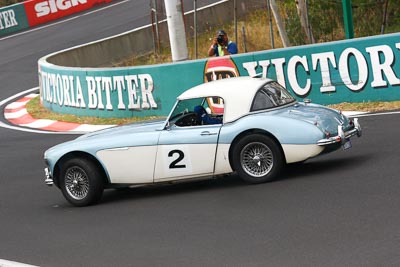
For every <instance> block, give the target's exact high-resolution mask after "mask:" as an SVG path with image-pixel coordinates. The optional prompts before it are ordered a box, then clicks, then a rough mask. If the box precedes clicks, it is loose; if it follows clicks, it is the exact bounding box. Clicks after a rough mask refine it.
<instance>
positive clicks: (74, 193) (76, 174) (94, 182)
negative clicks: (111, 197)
mask: <svg viewBox="0 0 400 267" xmlns="http://www.w3.org/2000/svg"><path fill="white" fill-rule="evenodd" d="M103 176H104V175H103V173H102V172H101V171H100V170H99V168H98V167H97V166H96V165H95V164H94V163H93V162H92V161H90V160H87V159H83V158H74V159H70V160H68V161H67V162H65V164H64V165H63V166H62V170H61V177H60V188H61V191H62V193H63V195H64V197H65V198H66V199H67V200H68V202H70V203H71V204H72V205H74V206H78V207H82V206H88V205H92V204H95V203H97V202H98V201H99V200H100V198H101V196H102V194H103V191H104V177H103Z"/></svg>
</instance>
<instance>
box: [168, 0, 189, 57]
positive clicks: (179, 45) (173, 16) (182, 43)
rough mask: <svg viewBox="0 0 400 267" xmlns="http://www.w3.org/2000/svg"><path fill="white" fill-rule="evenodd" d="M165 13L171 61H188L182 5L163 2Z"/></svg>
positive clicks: (170, 0)
mask: <svg viewBox="0 0 400 267" xmlns="http://www.w3.org/2000/svg"><path fill="white" fill-rule="evenodd" d="M164 4H165V12H166V13H167V23H168V33H169V42H170V44H171V53H172V61H180V60H186V59H188V54H189V53H188V48H187V44H186V34H185V25H184V23H183V14H182V4H181V1H180V0H164Z"/></svg>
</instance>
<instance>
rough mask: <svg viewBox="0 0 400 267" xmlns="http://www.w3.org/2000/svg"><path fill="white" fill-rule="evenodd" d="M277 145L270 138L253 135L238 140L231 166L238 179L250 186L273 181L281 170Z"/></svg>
mask: <svg viewBox="0 0 400 267" xmlns="http://www.w3.org/2000/svg"><path fill="white" fill-rule="evenodd" d="M283 164H284V162H283V156H282V152H281V150H280V148H279V146H278V144H277V143H276V142H275V141H274V140H273V139H272V138H270V137H268V136H265V135H261V134H253V135H247V136H245V137H243V138H242V139H240V140H239V141H238V143H237V144H236V145H235V146H234V149H233V166H234V168H235V170H236V172H237V173H238V174H239V176H240V178H241V179H243V180H244V181H246V182H248V183H252V184H257V183H264V182H269V181H272V180H274V179H275V178H276V177H277V175H278V174H279V172H280V171H281V169H282V168H283Z"/></svg>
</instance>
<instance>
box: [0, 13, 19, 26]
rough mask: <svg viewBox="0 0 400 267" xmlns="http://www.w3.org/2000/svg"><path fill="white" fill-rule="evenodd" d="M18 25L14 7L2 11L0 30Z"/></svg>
mask: <svg viewBox="0 0 400 267" xmlns="http://www.w3.org/2000/svg"><path fill="white" fill-rule="evenodd" d="M14 26H18V22H17V20H16V19H15V12H14V10H12V9H9V10H6V11H2V12H0V30H3V29H7V28H11V27H14Z"/></svg>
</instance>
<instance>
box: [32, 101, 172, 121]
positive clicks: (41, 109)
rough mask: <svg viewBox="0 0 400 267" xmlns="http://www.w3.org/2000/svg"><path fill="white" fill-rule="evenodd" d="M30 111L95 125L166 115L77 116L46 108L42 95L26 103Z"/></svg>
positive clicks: (51, 118)
mask: <svg viewBox="0 0 400 267" xmlns="http://www.w3.org/2000/svg"><path fill="white" fill-rule="evenodd" d="M26 109H27V111H28V113H29V114H30V115H31V116H32V117H33V118H35V119H48V120H57V121H63V122H75V123H80V124H95V125H109V124H110V125H121V124H126V123H131V122H139V121H145V120H154V119H161V118H165V117H161V116H160V117H158V116H149V117H131V118H100V117H89V116H75V115H70V114H60V113H55V112H52V111H50V110H48V109H45V108H44V107H42V106H41V105H40V97H39V96H37V97H35V98H33V99H32V100H30V101H29V102H28V104H27V105H26Z"/></svg>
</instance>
